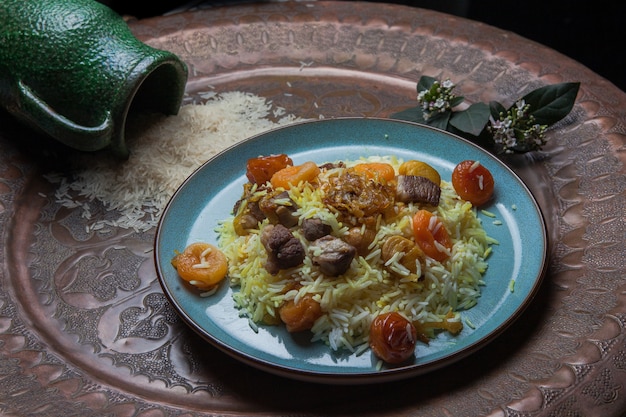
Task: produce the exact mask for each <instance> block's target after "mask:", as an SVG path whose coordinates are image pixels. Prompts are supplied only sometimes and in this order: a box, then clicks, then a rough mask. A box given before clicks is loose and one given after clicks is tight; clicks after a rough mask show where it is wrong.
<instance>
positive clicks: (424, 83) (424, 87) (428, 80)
mask: <svg viewBox="0 0 626 417" xmlns="http://www.w3.org/2000/svg"><path fill="white" fill-rule="evenodd" d="M435 81H437V79H436V78H433V77H429V76H428V75H422V76H421V77H420V80H419V81H418V82H417V92H418V93H419V92H420V91H428V90H430V87H432V86H433V84H434V83H435Z"/></svg>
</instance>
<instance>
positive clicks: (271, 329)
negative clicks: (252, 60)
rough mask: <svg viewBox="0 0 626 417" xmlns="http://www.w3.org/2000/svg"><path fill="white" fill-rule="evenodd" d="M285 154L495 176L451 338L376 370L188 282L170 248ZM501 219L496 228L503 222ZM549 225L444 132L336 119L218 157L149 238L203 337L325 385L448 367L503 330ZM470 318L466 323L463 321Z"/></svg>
mask: <svg viewBox="0 0 626 417" xmlns="http://www.w3.org/2000/svg"><path fill="white" fill-rule="evenodd" d="M277 153H286V154H288V155H289V156H290V157H291V158H292V159H293V161H294V163H295V164H299V163H302V162H305V161H309V160H312V161H315V162H318V163H323V162H332V161H336V160H354V159H358V158H359V157H367V156H371V155H396V156H397V157H399V158H403V159H404V160H408V159H419V160H422V161H425V162H427V163H429V164H431V165H432V166H433V167H435V168H436V169H437V170H438V171H439V173H440V174H441V178H442V179H444V180H447V181H450V177H451V174H452V170H453V169H454V167H455V165H456V164H457V163H459V162H461V161H463V160H465V159H472V160H479V161H480V163H481V164H483V165H484V166H486V167H487V168H488V169H489V170H490V171H491V173H492V174H493V177H494V179H495V183H496V186H495V195H494V198H493V199H492V203H490V204H489V205H487V206H485V207H481V208H480V209H481V210H486V211H489V212H491V213H493V214H495V218H493V217H490V216H487V215H485V214H483V213H482V211H481V210H479V211H478V215H479V217H480V218H481V219H482V222H483V225H484V228H485V229H486V231H487V233H488V234H489V235H490V236H491V237H493V238H495V239H496V240H497V241H498V242H499V244H498V245H494V247H493V253H492V255H491V256H490V258H489V259H488V262H489V268H488V270H487V272H486V274H485V276H484V280H485V282H486V286H484V287H483V291H482V296H481V298H480V299H479V302H478V305H476V306H475V307H473V308H471V309H470V310H467V311H463V312H462V313H461V315H462V317H463V319H464V322H465V325H464V328H463V331H462V332H461V333H460V334H459V335H457V336H451V335H448V334H441V335H439V336H438V337H437V338H436V339H435V340H433V341H431V343H430V344H429V345H425V344H420V343H418V346H417V348H416V355H415V359H414V360H413V361H412V362H411V363H409V364H404V365H403V366H395V367H388V366H383V367H382V368H381V369H378V368H377V363H378V359H377V358H376V357H375V356H374V355H373V354H372V353H371V352H370V351H369V350H368V351H366V352H365V353H363V354H361V355H358V356H357V355H354V354H350V353H347V352H333V351H332V350H331V349H330V348H329V347H328V346H326V345H324V344H323V343H319V342H318V343H311V342H309V341H308V339H307V337H303V335H301V334H300V335H295V336H294V335H292V334H289V333H288V332H287V331H286V330H285V329H284V328H283V326H259V328H258V329H257V330H256V331H255V330H253V328H252V327H250V325H249V323H248V320H247V319H246V318H242V317H240V316H239V311H238V310H237V309H236V308H235V305H234V302H233V299H232V292H233V291H236V289H232V288H229V286H228V285H227V284H226V283H224V285H222V286H221V287H220V289H219V290H218V292H217V293H216V294H214V295H212V296H210V297H204V298H203V297H200V296H199V294H198V292H197V291H196V290H194V289H193V288H191V287H189V286H187V285H185V284H184V283H183V282H182V281H181V279H180V278H179V277H178V275H177V273H176V271H175V269H174V268H173V267H172V265H171V264H170V261H171V259H172V257H173V256H174V255H175V252H176V251H182V250H183V249H184V248H185V246H187V245H189V244H190V243H193V242H198V241H203V242H211V243H214V244H215V243H216V242H217V233H216V232H215V228H216V227H217V224H218V222H219V221H220V220H223V219H225V218H227V217H228V216H229V215H230V214H231V212H232V208H233V205H234V203H235V202H236V201H237V200H238V199H239V198H240V197H241V194H242V191H243V188H242V187H243V184H244V182H246V181H247V179H246V177H245V171H246V162H247V160H248V159H249V158H253V157H257V156H259V155H269V154H277ZM499 223H501V224H499ZM547 253H548V242H547V236H546V228H545V223H544V219H543V217H542V214H541V211H540V209H539V207H538V205H537V202H536V201H535V199H534V198H533V196H532V195H531V193H530V192H529V190H528V188H527V187H526V186H525V185H524V184H523V182H522V181H521V180H520V179H519V177H517V175H515V174H514V173H513V172H512V171H511V170H510V169H509V168H508V167H507V166H506V165H504V164H503V163H502V162H500V161H499V160H498V159H497V158H495V157H494V156H492V155H490V154H489V153H487V152H485V151H483V150H482V149H480V148H479V147H477V146H475V145H474V144H472V143H470V142H468V141H466V140H464V139H462V138H459V137H457V136H454V135H451V134H449V133H447V132H445V131H441V130H438V129H434V128H430V127H427V126H422V125H418V124H415V123H410V122H403V121H396V120H387V119H370V118H340V119H328V120H320V121H312V122H303V123H297V124H293V125H289V126H286V127H283V128H279V129H276V130H273V131H270V132H267V133H263V134H261V135H258V136H255V137H253V138H250V139H248V140H245V141H243V142H241V143H239V144H237V145H235V146H233V147H231V148H229V149H227V150H225V151H224V152H222V153H220V154H218V155H216V156H215V157H214V158H212V159H211V160H209V161H208V162H207V163H205V164H204V165H203V166H202V167H200V168H199V169H198V170H197V171H195V172H194V173H193V174H192V175H191V176H190V177H189V178H188V179H187V180H186V181H185V182H184V183H183V184H182V185H181V187H180V188H179V189H178V191H177V192H176V193H175V194H174V196H173V197H172V199H171V200H170V202H169V203H168V205H167V207H166V209H165V211H164V213H163V215H162V217H161V220H160V223H159V227H158V229H157V232H156V240H155V262H156V268H157V273H158V277H159V280H160V283H161V285H162V287H163V290H164V292H165V294H166V296H167V297H168V298H169V300H170V301H171V303H172V304H173V306H174V308H175V309H176V310H177V311H178V313H179V314H180V316H181V317H182V318H183V320H184V321H185V322H186V323H187V324H188V325H189V326H190V327H191V328H192V329H193V330H195V331H196V332H197V333H199V334H200V335H201V336H202V337H204V338H205V339H206V340H208V341H209V342H210V343H212V344H213V345H215V346H217V347H218V348H219V349H221V350H223V351H224V352H226V353H228V354H230V355H232V356H233V357H235V358H237V359H239V360H241V361H243V362H246V363H248V364H250V365H253V366H255V367H258V368H260V369H264V370H266V371H269V372H272V373H275V374H279V375H283V376H286V377H290V378H295V379H300V380H307V381H314V382H328V383H333V384H337V383H351V384H364V383H373V382H381V381H389V380H397V379H401V378H406V377H409V376H414V375H417V374H421V373H425V372H429V371H432V370H434V369H437V368H439V367H442V366H445V365H449V364H451V363H453V362H455V361H457V360H459V359H461V358H463V357H466V356H467V355H469V354H470V353H472V352H475V351H476V350H477V349H479V348H481V347H483V346H485V345H486V344H487V343H488V342H490V341H491V340H493V339H494V338H495V337H496V336H498V335H499V334H500V333H502V332H503V331H504V329H505V328H507V327H508V326H509V325H510V324H511V323H512V322H513V321H514V320H515V319H516V318H517V317H519V315H520V314H521V313H522V311H523V310H524V309H525V307H527V305H528V304H529V303H530V302H531V300H532V298H533V297H534V295H535V293H536V292H537V290H538V288H539V285H540V283H541V280H542V277H543V275H544V272H545V269H546V266H547ZM468 322H469V323H472V326H470V325H468V324H467V323H468Z"/></svg>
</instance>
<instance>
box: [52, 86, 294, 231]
mask: <svg viewBox="0 0 626 417" xmlns="http://www.w3.org/2000/svg"><path fill="white" fill-rule="evenodd" d="M202 97H203V99H206V103H205V104H187V105H184V106H182V107H181V109H180V112H179V114H178V115H177V116H169V117H166V116H162V115H144V116H142V117H141V118H137V119H136V120H132V121H129V122H128V124H129V126H128V129H127V143H128V145H129V148H130V152H131V153H130V158H129V159H128V160H127V161H124V162H120V161H119V160H118V159H115V158H113V157H111V158H106V157H103V155H102V154H99V155H89V154H87V155H85V156H84V157H83V158H81V159H80V160H79V161H76V168H75V172H72V173H71V174H70V175H71V176H70V175H67V174H59V173H50V174H49V175H47V178H48V180H49V181H50V182H52V183H55V184H58V187H57V189H56V192H55V199H56V202H57V203H58V204H61V205H62V206H64V207H67V208H78V209H81V210H82V217H83V218H84V219H86V220H87V221H88V225H87V228H86V229H87V232H89V231H93V230H108V228H107V229H105V228H104V227H105V226H107V227H108V226H113V227H119V228H124V229H134V230H135V231H137V232H144V231H148V230H150V229H152V228H153V227H155V226H156V225H157V224H158V221H159V218H160V216H161V213H162V210H163V208H164V207H165V205H166V204H167V201H168V200H169V199H170V197H171V196H172V194H173V193H174V192H175V191H176V189H177V188H178V187H179V186H180V184H181V183H182V182H183V181H184V180H185V179H186V178H187V177H188V176H189V175H190V174H191V173H192V172H193V171H194V170H195V169H197V168H198V167H199V166H200V165H202V164H203V163H204V162H205V161H207V160H208V159H210V158H211V157H212V156H214V155H215V154H217V153H218V152H220V151H222V150H223V149H225V148H227V147H229V146H231V145H233V144H235V143H237V142H239V141H241V140H243V139H245V138H247V137H250V136H253V135H256V134H258V133H262V132H264V131H267V130H270V129H272V128H276V127H278V126H281V125H285V124H289V123H292V122H294V121H297V120H299V119H298V118H296V117H295V116H293V115H288V114H286V113H285V110H284V109H282V108H280V107H277V106H274V105H273V104H272V103H271V102H269V101H267V100H266V99H264V98H262V97H259V96H256V95H254V94H250V93H243V92H227V93H223V94H217V93H214V92H211V91H208V92H206V93H204V94H203V95H202ZM93 201H99V202H100V203H101V204H102V205H103V206H104V208H105V209H106V210H107V211H108V212H110V213H111V214H110V215H107V216H98V218H97V219H96V218H93V219H92V212H93V211H92V210H91V208H90V205H89V203H91V202H93ZM103 217H106V218H103Z"/></svg>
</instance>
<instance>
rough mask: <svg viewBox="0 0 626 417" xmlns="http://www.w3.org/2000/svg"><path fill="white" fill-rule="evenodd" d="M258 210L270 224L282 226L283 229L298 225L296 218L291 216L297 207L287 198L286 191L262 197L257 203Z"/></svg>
mask: <svg viewBox="0 0 626 417" xmlns="http://www.w3.org/2000/svg"><path fill="white" fill-rule="evenodd" d="M259 208H260V209H261V211H262V212H263V214H264V215H265V216H266V217H267V218H268V219H269V221H270V223H272V224H282V225H283V226H285V227H293V226H295V225H296V224H298V218H297V217H296V216H294V215H293V213H294V212H295V211H296V210H297V209H298V205H297V204H296V202H295V201H293V200H292V199H291V198H289V193H288V192H287V191H283V192H281V193H279V194H274V195H272V194H269V195H267V196H265V197H263V198H262V199H261V201H260V202H259Z"/></svg>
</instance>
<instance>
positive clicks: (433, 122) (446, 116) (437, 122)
mask: <svg viewBox="0 0 626 417" xmlns="http://www.w3.org/2000/svg"><path fill="white" fill-rule="evenodd" d="M451 115H452V112H450V111H447V112H444V113H439V114H437V115H436V116H433V117H431V118H430V119H428V121H427V122H426V124H427V125H428V126H432V127H436V128H439V129H442V130H448V123H449V121H450V116H451Z"/></svg>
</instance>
